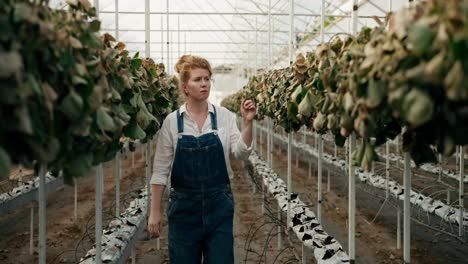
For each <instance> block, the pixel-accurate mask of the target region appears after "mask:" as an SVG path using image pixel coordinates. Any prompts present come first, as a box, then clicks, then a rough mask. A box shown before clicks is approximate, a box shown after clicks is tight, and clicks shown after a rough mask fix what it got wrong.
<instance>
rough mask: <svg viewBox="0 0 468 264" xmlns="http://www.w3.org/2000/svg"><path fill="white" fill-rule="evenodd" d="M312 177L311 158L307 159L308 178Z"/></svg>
mask: <svg viewBox="0 0 468 264" xmlns="http://www.w3.org/2000/svg"><path fill="white" fill-rule="evenodd" d="M311 178H312V159H309V179H311Z"/></svg>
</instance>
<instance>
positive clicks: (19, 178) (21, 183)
mask: <svg viewBox="0 0 468 264" xmlns="http://www.w3.org/2000/svg"><path fill="white" fill-rule="evenodd" d="M23 176H24V173H23V165H21V164H20V165H19V176H18V180H19V183H20V185H21V186H22V185H24V183H23Z"/></svg>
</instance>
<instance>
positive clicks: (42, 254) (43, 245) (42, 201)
mask: <svg viewBox="0 0 468 264" xmlns="http://www.w3.org/2000/svg"><path fill="white" fill-rule="evenodd" d="M45 178H46V165H44V164H41V165H40V167H39V264H45V263H46V250H47V242H46V223H47V217H46V203H47V201H46V200H47V197H46V179H45Z"/></svg>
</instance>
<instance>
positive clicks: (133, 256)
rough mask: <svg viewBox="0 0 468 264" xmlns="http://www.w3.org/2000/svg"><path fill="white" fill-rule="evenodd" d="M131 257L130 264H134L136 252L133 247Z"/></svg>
mask: <svg viewBox="0 0 468 264" xmlns="http://www.w3.org/2000/svg"><path fill="white" fill-rule="evenodd" d="M131 254H132V256H131V259H132V264H136V250H135V247H134V248H132V253H131Z"/></svg>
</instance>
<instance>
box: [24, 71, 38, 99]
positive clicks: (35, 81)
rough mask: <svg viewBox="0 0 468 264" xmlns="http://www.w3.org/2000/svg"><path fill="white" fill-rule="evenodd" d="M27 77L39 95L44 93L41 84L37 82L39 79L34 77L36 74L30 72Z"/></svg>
mask: <svg viewBox="0 0 468 264" xmlns="http://www.w3.org/2000/svg"><path fill="white" fill-rule="evenodd" d="M26 78H27V80H28V83H29V86H30V87H31V89H32V90H33V91H34V93H36V94H37V95H42V90H41V88H40V87H39V84H38V83H37V80H36V78H35V77H34V75H32V74H30V73H28V74H27V77H26Z"/></svg>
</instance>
